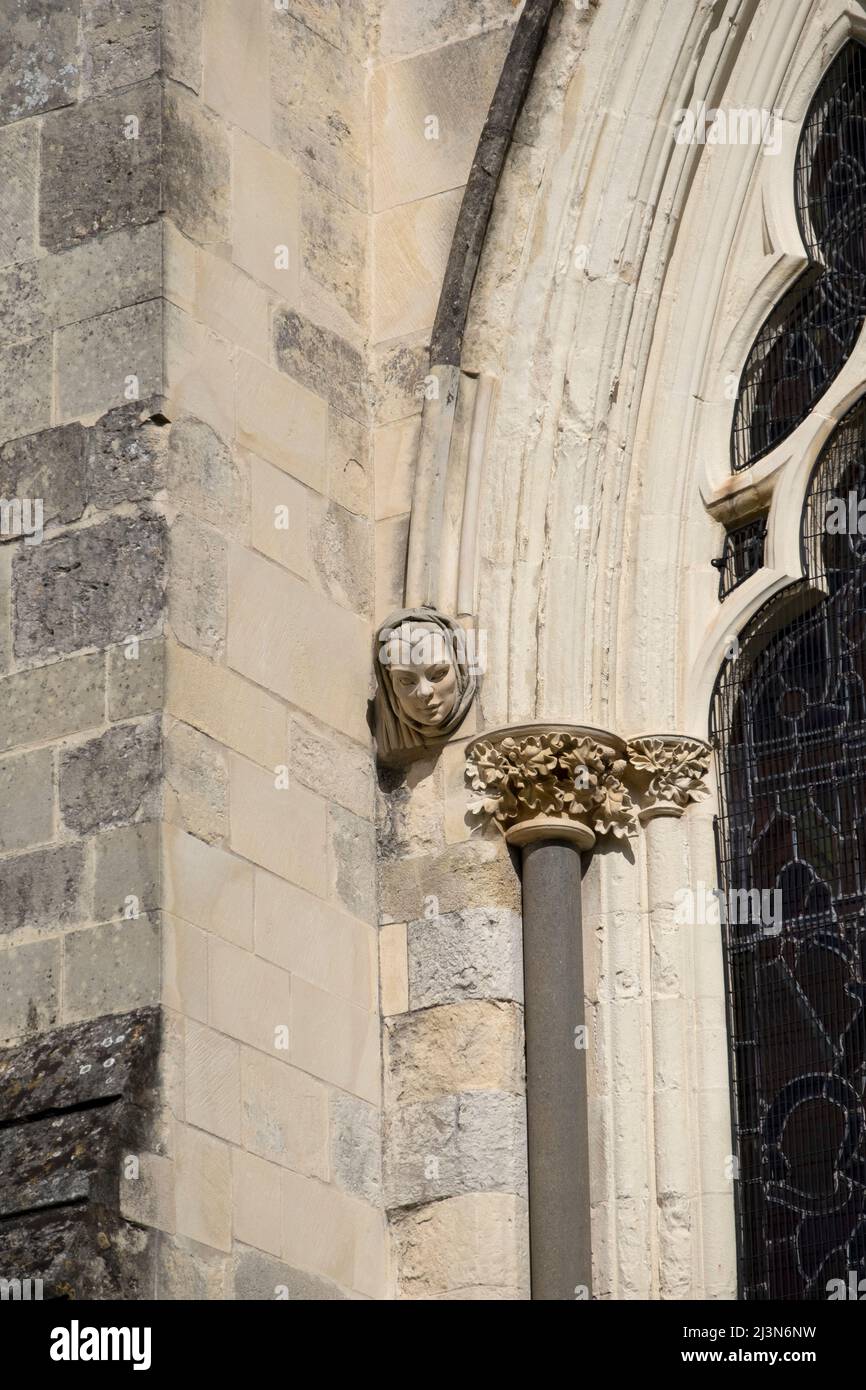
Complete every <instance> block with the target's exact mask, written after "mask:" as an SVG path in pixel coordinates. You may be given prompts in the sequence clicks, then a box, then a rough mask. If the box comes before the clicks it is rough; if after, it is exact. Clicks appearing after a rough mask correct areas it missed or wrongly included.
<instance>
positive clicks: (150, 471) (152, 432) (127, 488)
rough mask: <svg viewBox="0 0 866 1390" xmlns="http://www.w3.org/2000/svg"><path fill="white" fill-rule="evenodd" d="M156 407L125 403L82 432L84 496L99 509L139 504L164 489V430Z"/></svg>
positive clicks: (151, 403)
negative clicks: (84, 449)
mask: <svg viewBox="0 0 866 1390" xmlns="http://www.w3.org/2000/svg"><path fill="white" fill-rule="evenodd" d="M162 418H163V417H162V415H161V412H160V402H159V400H158V399H156V398H152V399H151V400H149V401H144V400H137V401H130V402H129V403H128V404H125V405H121V406H117V407H115V409H113V410H109V411H108V412H107V413H106V414H105V415H103V416H102V418H101V419H100V420H97V422H96V424H95V425H94V426H93V427H92V428H91V429H89V430H88V431H87V436H86V440H87V496H88V501H89V502H91V503H92V505H93V506H95V507H98V508H100V510H108V508H110V507H115V506H117V505H118V503H120V502H142V501H146V500H147V499H149V498H151V497H152V496H153V495H154V493H155V492H158V491H159V490H160V489H161V488H162V487H164V486H165V470H164V459H165V452H166V448H167V442H168V441H167V439H166V430H165V426H164V425H160V424H159V423H158V421H159V420H160V419H162Z"/></svg>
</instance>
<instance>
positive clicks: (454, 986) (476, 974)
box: [408, 907, 523, 1009]
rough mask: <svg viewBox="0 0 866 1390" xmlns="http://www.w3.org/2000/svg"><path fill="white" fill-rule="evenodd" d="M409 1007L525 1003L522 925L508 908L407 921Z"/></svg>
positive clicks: (455, 913) (448, 914) (479, 908)
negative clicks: (478, 1002)
mask: <svg viewBox="0 0 866 1390" xmlns="http://www.w3.org/2000/svg"><path fill="white" fill-rule="evenodd" d="M408 941H409V1007H410V1008H411V1009H426V1008H429V1007H430V1005H432V1004H450V1003H457V1002H459V1001H460V1000H461V999H515V1000H517V1001H518V1003H521V1002H522V1001H523V952H522V923H521V919H520V916H519V914H518V913H516V912H512V911H511V910H510V909H508V908H501V909H498V910H497V909H496V908H486V907H476V908H465V909H463V910H462V911H460V912H449V913H446V914H445V916H443V917H434V918H433V919H432V920H430V921H428V920H427V919H426V918H422V919H421V920H420V921H416V922H410V923H409V928H408Z"/></svg>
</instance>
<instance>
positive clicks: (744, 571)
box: [711, 516, 767, 603]
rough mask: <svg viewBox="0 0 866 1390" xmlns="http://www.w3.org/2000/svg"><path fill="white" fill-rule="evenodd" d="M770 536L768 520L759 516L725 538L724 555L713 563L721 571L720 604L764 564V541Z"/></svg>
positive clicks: (730, 532) (738, 527)
mask: <svg viewBox="0 0 866 1390" xmlns="http://www.w3.org/2000/svg"><path fill="white" fill-rule="evenodd" d="M766 535H767V520H766V517H763V516H760V517H756V518H755V520H754V521H747V522H746V523H745V524H744V525H743V526H737V527H736V529H735V530H733V531H729V532H728V534H727V535H726V536H725V544H724V546H723V547H722V553H721V555H720V556H719V558H718V559H717V560H713V561H712V562H711V563H712V564H713V565H714V566H715V568H716V569H717V570H718V571H719V602H720V603H721V602H722V601H723V600H724V599H726V598H727V596H728V594H730V593H732V592H733V590H734V589H736V588H737V586H738V585H739V584H742V583H744V581H745V580H747V579H748V578H749V575H750V574H754V573H755V570H759V569H760V568H761V566H762V565H763V563H764V540H765V539H766Z"/></svg>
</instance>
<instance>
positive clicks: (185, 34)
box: [162, 0, 203, 92]
mask: <svg viewBox="0 0 866 1390" xmlns="http://www.w3.org/2000/svg"><path fill="white" fill-rule="evenodd" d="M202 4H203V0H162V65H163V70H164V72H165V74H166V76H167V77H170V78H172V80H173V81H175V82H182V83H183V85H184V86H185V87H189V88H190V90H191V91H193V92H200V91H201V29H202Z"/></svg>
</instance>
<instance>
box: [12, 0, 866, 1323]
mask: <svg viewBox="0 0 866 1390" xmlns="http://www.w3.org/2000/svg"><path fill="white" fill-rule="evenodd" d="M784 10H785V15H784V22H780V5H779V3H778V0H0V11H2V29H3V35H2V40H0V62H2V70H0V171H2V186H3V188H4V190H5V192H4V194H3V208H2V210H0V296H2V305H3V313H2V315H0V358H2V371H0V523H2V525H0V739H2V750H0V1123H2V1125H3V1127H4V1135H5V1137H3V1138H2V1142H0V1168H2V1174H0V1176H2V1182H0V1187H2V1199H0V1204H2V1205H0V1211H2V1215H3V1218H4V1219H3V1222H2V1224H0V1277H7V1278H13V1277H18V1278H22V1279H23V1278H26V1277H33V1278H35V1277H39V1278H42V1279H43V1280H44V1281H45V1282H46V1284H47V1286H49V1287H50V1288H51V1289H52V1290H53V1291H54V1293H55V1295H68V1296H72V1297H80V1298H94V1299H103V1298H115V1297H122V1298H138V1299H148V1298H159V1299H201V1300H220V1299H273V1298H285V1297H288V1298H292V1299H308V1300H318V1299H361V1300H363V1299H374V1300H394V1299H397V1300H431V1299H433V1300H437V1299H479V1300H498V1299H505V1300H518V1299H526V1298H529V1297H535V1298H587V1297H592V1298H597V1299H659V1298H664V1299H730V1298H735V1297H737V1294H738V1288H739V1291H740V1292H742V1281H741V1280H740V1283H739V1285H738V1278H739V1277H740V1276H739V1275H738V1268H740V1269H741V1264H742V1259H743V1243H744V1240H745V1239H746V1235H747V1234H748V1232H747V1230H746V1228H747V1226H748V1213H746V1215H745V1216H744V1211H745V1208H744V1206H743V1195H742V1194H743V1191H745V1190H746V1189H745V1188H744V1186H743V1183H742V1178H743V1173H742V1171H741V1170H742V1164H743V1162H744V1161H745V1160H744V1159H743V1157H742V1155H741V1153H740V1150H739V1149H738V1148H737V1143H736V1136H735V1134H734V1133H732V1120H731V1116H732V1075H736V1065H737V1063H736V1061H735V1060H732V1057H731V1050H730V1046H729V1031H730V1029H729V1024H730V1017H729V1009H728V1005H729V996H730V992H731V987H732V980H731V975H730V969H731V967H730V961H729V960H728V957H727V956H726V953H725V940H726V938H725V935H724V932H723V931H722V928H721V925H720V921H719V913H718V911H717V910H716V911H715V912H714V911H713V908H714V906H715V907H716V908H717V907H718V895H717V894H716V891H715V890H716V885H717V884H718V883H719V882H720V879H719V854H718V849H719V829H718V825H717V824H716V822H717V818H718V816H719V812H720V807H721V806H722V801H723V796H722V790H723V789H722V788H721V786H720V773H719V766H720V767H722V769H723V770H722V773H721V778H722V779H723V778H724V777H725V776H727V775H728V774H727V773H726V772H725V771H724V768H725V766H726V765H725V764H724V762H721V763H720V764H719V766H717V764H716V760H715V759H714V757H713V753H714V747H713V743H714V742H715V744H716V746H717V750H718V751H719V753H720V754H721V753H722V751H723V750H722V748H721V744H720V740H719V738H716V739H715V740H713V737H712V735H713V725H712V723H711V712H712V708H713V700H714V692H717V690H718V681H719V675H720V672H726V671H727V670H728V667H729V664H730V663H731V662H736V661H737V660H739V659H740V658H741V656H742V650H741V649H742V643H741V638H742V636H743V633H744V632H745V631H746V629H747V626H748V624H749V623H750V622H751V620H752V619H754V618H755V616H756V615H758V614H759V613H761V612H763V610H764V609H765V606H766V605H767V604H768V603H769V602H770V601H772V600H774V599H775V598H776V596H778V595H782V594H785V593H787V592H788V590H789V589H790V588H791V586H796V585H798V584H800V585H802V584H804V583H807V579H806V578H804V576H806V575H807V573H808V571H807V570H805V569H804V564H805V561H804V558H803V553H802V547H801V543H800V540H801V535H800V516H801V510H802V508H803V504H804V498H805V496H806V491H807V487H808V485H809V480H810V478H811V477H812V473H813V470H814V467H815V464H816V460H817V459H818V457H819V454H820V451H821V449H822V448H823V447H824V446H825V445H826V443H827V440H828V438H829V437H830V433H831V431H832V430H833V429H834V427H835V426H836V425H837V423H838V422H839V421H840V420H841V419H842V418H843V416H845V414H846V412H847V411H848V410H849V409H850V408H851V406H852V405H853V404H854V403H855V402H856V400H857V398H858V396H859V394H860V393H861V392H862V389H863V383H864V378H866V354H864V351H863V348H862V344H859V340H858V341H854V340H853V339H852V346H851V348H850V351H848V353H847V356H846V357H845V359H844V361H842V363H841V365H840V366H839V369H838V371H837V372H836V373H835V375H834V376H833V377H832V379H829V378H828V380H827V381H826V382H825V383H824V390H823V393H822V394H820V399H817V400H816V401H815V403H814V404H813V407H812V408H810V410H809V412H808V413H806V414H805V415H803V416H802V419H801V420H800V421H799V422H796V428H795V429H794V430H793V432H791V431H790V430H789V431H788V433H787V435H780V436H779V439H778V442H775V441H771V443H772V447H770V446H769V445H768V447H767V448H765V449H763V450H762V451H759V452H760V457H752V456H751V455H750V454H749V451H748V448H746V452H745V455H742V451H741V456H739V458H738V466H736V467H735V468H733V469H732V466H731V442H732V427H733V424H734V420H735V414H736V411H737V409H739V408H741V409H740V416H737V418H738V419H739V418H741V416H742V411H743V410H745V409H746V406H744V405H743V400H744V397H743V386H742V383H743V379H744V378H743V372H744V367H745V366H746V364H747V363H749V362H751V361H752V358H751V357H750V355H749V354H750V352H751V351H752V349H753V345H754V344H755V343H756V340H757V339H758V338H759V334H760V333H761V332H762V331H763V330H762V325H764V324H765V323H766V322H768V321H769V320H768V315H770V314H771V313H772V312H773V311H774V309H775V306H777V305H778V304H780V303H781V304H784V303H786V302H787V301H786V300H785V296H786V295H788V294H789V293H790V292H791V289H792V286H795V285H796V284H797V282H798V279H799V277H801V276H803V275H804V274H807V273H810V270H811V267H812V266H813V263H814V262H815V260H816V259H817V253H816V252H815V248H814V247H813V246H810V244H809V243H808V240H806V241H805V242H804V235H803V213H802V207H801V206H800V205H798V202H797V198H796V196H795V183H796V178H795V175H796V173H797V170H798V169H799V168H800V164H799V163H798V161H802V159H803V158H804V155H803V153H802V152H803V137H802V133H803V130H804V123H805V126H808V118H809V113H810V110H812V109H814V108H813V101H814V98H815V93H816V92H817V91H818V90H819V86H820V84H821V82H822V78H823V76H824V74H825V73H827V71H828V69H829V68H830V66H831V64H832V63H833V61H834V59H836V58H837V56H838V55H840V54H842V53H843V52H844V51H847V50H846V45H857V44H858V43H859V42H860V40H861V39H863V40H864V41H866V15H864V11H863V7H862V4H860V3H858V2H857V0H785V3H784ZM720 113H721V114H720ZM855 114H856V113H855ZM860 116H861V117H862V116H863V111H862V108H861V110H860ZM722 117H724V119H722ZM827 119H828V120H829V118H827ZM826 128H827V120H825V123H824V127H823V129H824V130H825V131H826ZM810 158H813V155H811V154H810ZM814 159H817V156H814ZM814 159H813V162H814ZM810 167H811V166H810ZM864 199H866V194H864ZM813 201H814V200H813ZM809 206H812V204H811V203H810V204H809ZM834 206H835V205H834ZM864 207H866V201H864ZM862 269H863V271H864V273H866V262H864V265H863V267H862ZM860 322H861V324H862V320H861V321H860ZM854 337H855V338H856V334H855V335H854ZM766 356H767V354H766V353H765V355H764V358H762V359H761V361H762V362H763V361H764V360H765V358H766ZM756 370H757V369H756ZM754 380H757V381H758V385H757V386H754V387H753V388H750V389H752V395H751V396H749V398H748V401H747V405H748V407H749V409H752V405H753V404H754V402H753V397H755V396H756V393H757V394H758V395H759V394H760V390H761V389H762V386H761V383H762V382H763V381H764V378H763V377H761V378H760V380H759V379H758V377H755V378H754ZM738 393H739V394H738ZM738 401H739V407H738ZM751 418H752V417H750V419H751ZM750 428H754V426H753V425H752V426H750ZM745 431H746V426H743V429H742V431H741V433H740V435H735V438H740V439H742V438H745V437H746V434H745ZM750 437H752V438H753V437H754V436H750ZM753 452H755V451H753ZM743 460H744V461H743ZM740 463H742V464H743V466H739V464H740ZM755 518H758V519H759V521H760V527H759V528H758V531H756V532H755V533H754V534H755V536H757V537H758V540H759V541H760V546H761V547H762V549H761V551H760V554H759V555H758V553H757V552H754V553H753V551H748V554H749V555H750V556H752V560H750V561H749V562H748V565H747V564H746V561H743V560H742V555H743V554H746V553H747V552H746V551H745V550H744V549H743V547H742V546H741V547H740V549H739V550H737V551H736V553H734V552H731V553H732V554H733V559H731V560H730V564H731V570H730V575H729V579H731V582H730V584H729V586H728V588H729V591H728V592H726V593H725V595H724V602H720V582H719V581H720V575H719V565H724V563H726V559H725V557H726V556H727V555H728V551H727V549H726V547H727V546H728V544H729V542H730V540H731V537H733V536H734V535H735V534H736V532H737V528H738V527H739V526H741V525H744V524H750V523H753V522H754V521H755ZM726 534H727V536H728V540H726ZM753 542H754V544H757V543H758V541H756V540H754V536H753ZM751 543H752V542H750V544H751ZM738 556H739V557H740V559H737V557H738ZM755 556H757V559H756V560H755ZM719 557H722V559H721V560H720V558H719ZM714 560H715V561H718V562H719V564H717V565H716V566H715V567H714V564H713V562H714ZM752 561H754V563H753V562H752ZM738 564H739V566H740V568H739V569H737V565H738ZM723 580H724V575H723ZM722 587H723V588H724V587H725V585H724V582H723V585H722ZM819 587H820V586H819ZM726 663H728V665H726ZM722 858H724V855H723V856H722ZM759 886H760V885H759ZM864 959H866V957H864ZM852 997H853V996H852ZM734 1002H736V1000H735V1001H734ZM732 1067H733V1068H734V1071H733V1072H732ZM840 1084H841V1082H840ZM845 1084H846V1085H851V1086H853V1085H854V1083H853V1082H852V1081H850V1078H849V1079H848V1080H847V1081H846V1083H845ZM855 1089H856V1087H855ZM852 1094H853V1091H852ZM734 1112H735V1123H734V1127H733V1128H734V1130H735V1131H738V1132H741V1133H742V1134H745V1133H746V1130H747V1128H748V1126H747V1125H746V1124H745V1121H744V1120H743V1117H742V1115H741V1116H740V1119H739V1121H738V1120H737V1118H736V1098H735V1100H734ZM864 1162H866V1156H864ZM738 1183H739V1185H740V1186H739V1195H738ZM744 1232H745V1234H744ZM792 1239H794V1238H793V1237H792ZM738 1255H739V1259H738ZM822 1267H823V1266H822Z"/></svg>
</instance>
